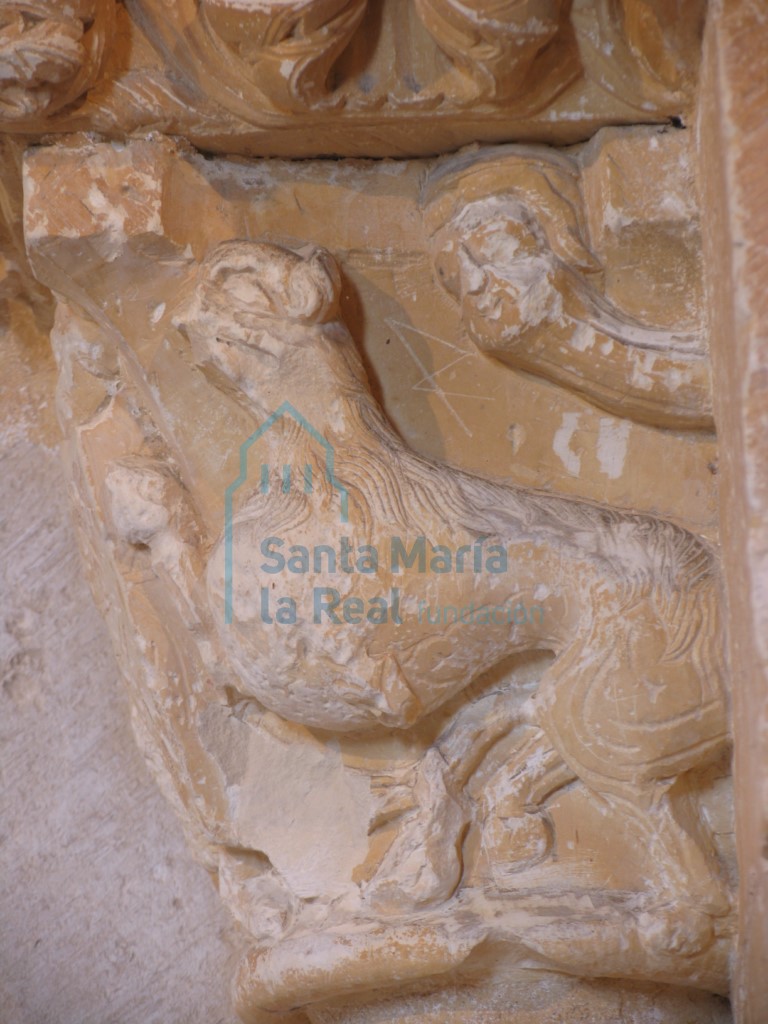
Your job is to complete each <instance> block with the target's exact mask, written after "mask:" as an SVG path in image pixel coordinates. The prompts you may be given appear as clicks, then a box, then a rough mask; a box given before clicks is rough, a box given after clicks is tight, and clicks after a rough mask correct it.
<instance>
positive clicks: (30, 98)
mask: <svg viewBox="0 0 768 1024" xmlns="http://www.w3.org/2000/svg"><path fill="white" fill-rule="evenodd" d="M113 18H114V0H76V2H74V3H69V4H66V5H63V4H59V3H56V2H55V0H22V2H15V0H13V2H4V3H3V4H2V6H1V7H0V118H1V119H3V120H5V121H9V122H13V123H14V125H22V124H26V123H29V122H33V123H37V122H39V121H40V119H42V118H45V117H47V116H48V115H50V114H52V113H54V112H55V111H57V110H60V109H61V108H62V107H65V106H66V105H67V104H69V103H72V102H73V101H74V100H76V99H78V98H79V97H80V96H81V95H82V94H83V93H84V92H85V91H86V90H87V89H88V87H89V86H90V85H91V84H92V83H93V82H94V80H95V79H96V76H97V75H98V73H99V70H100V67H101V64H102V61H103V57H104V50H105V46H106V43H107V40H108V38H109V36H110V33H111V27H112V22H113Z"/></svg>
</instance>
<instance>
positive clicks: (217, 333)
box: [174, 241, 341, 401]
mask: <svg viewBox="0 0 768 1024" xmlns="http://www.w3.org/2000/svg"><path fill="white" fill-rule="evenodd" d="M340 291H341V278H340V275H339V270H338V267H337V266H336V263H335V261H334V259H333V257H332V256H331V255H330V254H329V253H328V252H326V251H325V250H324V249H320V248H317V247H314V246H312V247H308V248H307V249H306V250H303V251H299V252H293V251H292V250H290V249H285V248H283V247H282V246H279V245H272V244H270V243H267V242H251V241H231V242H223V243H222V244H221V245H219V246H217V247H216V248H215V249H214V250H213V251H212V252H211V253H210V254H209V255H208V256H207V257H206V258H205V259H204V260H203V262H202V263H201V264H200V267H199V269H198V272H197V275H196V277H195V281H194V289H193V292H192V295H191V298H190V299H189V300H188V301H187V302H186V303H185V305H184V306H183V307H182V308H181V309H180V310H179V312H178V314H177V316H176V317H175V318H174V323H175V325H176V327H178V328H179V329H180V330H181V331H183V333H185V334H186V335H187V337H188V338H189V340H190V342H191V344H192V354H193V357H194V359H195V362H196V363H197V364H198V365H199V366H200V367H201V368H202V369H203V370H204V371H205V372H206V374H207V375H209V376H211V377H212V378H213V379H214V382H215V383H216V384H217V386H219V387H222V388H224V389H225V390H227V391H233V390H234V391H235V392H241V393H243V392H244V393H245V394H246V395H248V396H249V398H250V399H251V401H257V394H256V389H257V386H259V385H260V384H263V382H264V381H265V380H267V379H268V378H269V377H270V376H272V374H273V373H275V372H276V371H277V370H278V369H281V370H283V371H284V370H285V369H287V365H286V364H287V362H288V361H289V360H292V359H293V360H295V359H297V358H301V357H300V352H299V351H298V350H301V349H304V348H305V347H306V346H307V345H309V344H311V343H312V342H313V341H314V342H316V341H317V340H318V336H319V334H320V333H323V332H324V331H325V330H328V329H329V328H330V326H331V325H332V324H334V323H335V322H336V321H337V320H338V318H339V309H338V301H339V294H340ZM325 325H328V327H327V328H326V327H325Z"/></svg>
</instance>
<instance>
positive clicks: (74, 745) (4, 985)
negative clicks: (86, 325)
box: [0, 332, 238, 1024]
mask: <svg viewBox="0 0 768 1024" xmlns="http://www.w3.org/2000/svg"><path fill="white" fill-rule="evenodd" d="M1 344H2V348H3V361H4V364H5V366H4V369H3V379H2V381H1V382H0V402H2V406H1V407H0V426H1V427H2V435H1V436H0V541H1V543H0V551H1V552H2V554H1V556H0V1022H2V1024H233V1022H234V1020H235V1018H234V1016H233V1014H232V1011H231V1010H230V1008H229V984H230V978H231V977H232V974H233V967H234V960H235V959H236V957H237V953H236V952H235V950H236V946H237V941H238V940H237V936H236V934H235V932H234V929H233V926H232V925H231V924H230V921H229V918H228V916H227V915H226V913H225V911H224V910H223V908H222V907H221V906H220V904H219V901H218V897H217V896H216V893H215V891H214V888H213V886H212V884H211V882H210V880H209V878H208V876H207V874H206V873H205V871H204V870H203V869H202V868H201V867H199V866H198V865H197V864H195V863H194V862H193V860H192V858H191V856H190V855H189V853H188V852H187V850H186V848H185V846H184V842H183V839H182V834H181V828H180V826H179V824H178V822H177V821H176V819H175V817H174V815H173V813H172V812H171V810H170V808H169V807H168V806H167V805H166V803H165V802H164V800H163V798H162V797H161V795H160V793H159V791H158V790H157V789H156V787H155V785H154V783H153V782H152V780H151V778H150V777H149V774H148V772H147V770H146V768H145V766H144V764H143V762H142V760H141V757H140V755H139V753H138V751H137V749H136V747H135V745H134V741H133V736H132V734H131V730H130V724H129V711H128V703H127V699H126V696H125V694H124V692H123V689H122V686H121V683H120V680H119V678H118V673H117V669H116V666H115V662H114V659H113V657H112V654H111V650H110V647H109V642H108V639H107V635H106V630H105V628H104V626H103V624H102V622H101V620H100V618H99V616H98V614H97V612H96V610H95V608H94V606H93V602H92V600H91V597H90V593H89V591H88V588H87V586H86V584H85V582H84V580H83V578H82V574H81V571H80V566H79V560H78V552H77V548H76V545H75V540H74V535H73V531H72V528H71V525H70V522H69V517H68V508H67V496H66V485H65V483H64V479H63V475H62V471H61V465H60V457H59V453H58V450H57V448H56V447H55V443H52V441H51V438H52V435H53V431H52V428H51V423H52V417H51V407H52V404H53V394H52V387H53V368H52V365H51V362H50V356H49V355H48V352H47V350H46V349H45V348H43V347H42V346H41V345H40V344H36V345H33V346H32V347H31V348H30V347H29V346H25V343H23V342H22V341H21V340H20V339H19V338H18V337H13V336H11V335H10V334H9V333H8V332H7V333H6V334H5V340H4V341H3V342H2V343H1Z"/></svg>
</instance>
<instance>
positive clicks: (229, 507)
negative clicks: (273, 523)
mask: <svg viewBox="0 0 768 1024" xmlns="http://www.w3.org/2000/svg"><path fill="white" fill-rule="evenodd" d="M284 416H290V417H291V418H292V419H294V420H295V421H296V422H297V423H298V424H299V426H300V427H302V428H303V429H304V430H306V431H307V433H308V434H309V435H310V436H311V437H312V438H313V439H314V440H315V441H317V442H318V444H319V445H321V446H322V448H323V449H324V450H325V479H326V481H327V482H328V483H329V484H330V485H331V487H333V488H334V490H336V491H338V492H339V498H340V504H341V508H340V513H339V519H340V522H342V523H346V522H348V521H349V518H348V517H349V495H348V493H347V489H346V488H345V487H344V486H343V484H340V483H339V481H338V480H337V479H336V475H335V473H334V450H333V445H332V444H331V443H330V442H329V441H326V439H325V438H324V437H323V435H322V434H321V433H320V432H319V431H317V430H315V428H314V427H313V426H312V424H311V423H309V421H308V420H306V419H305V418H304V417H303V416H302V415H301V413H300V412H299V411H298V410H297V409H295V408H294V407H293V406H292V405H291V403H290V402H283V403H282V405H281V406H279V408H277V409H276V410H275V411H274V412H273V413H272V415H271V416H269V418H268V419H266V420H265V421H264V423H262V425H261V426H260V427H259V429H258V430H257V431H255V432H254V433H253V434H251V436H250V437H249V438H247V439H246V440H245V441H243V443H242V444H241V445H240V472H239V474H238V476H237V478H236V479H235V480H234V481H233V482H232V483H231V484H230V485H229V487H228V488H227V489H226V491H225V493H224V623H225V625H230V623H231V622H232V592H233V585H232V577H233V554H234V552H233V546H234V540H233V505H234V496H235V492H236V491H237V490H238V488H239V487H241V486H242V485H243V484H244V483H245V481H246V479H247V476H248V452H249V450H250V448H251V446H252V445H254V444H255V443H256V442H257V441H258V440H259V438H261V437H263V436H264V434H266V433H267V431H268V430H269V429H270V428H271V427H272V426H273V425H274V424H275V423H276V422H277V421H278V420H280V419H282V418H283V417H284ZM270 468H271V467H270V466H269V465H267V464H266V463H262V465H261V468H260V474H259V480H260V483H259V489H260V490H261V492H262V494H266V493H267V492H268V490H269V485H270ZM279 470H280V471H279V473H278V474H277V476H278V477H279V479H280V487H281V490H282V492H283V493H284V494H287V493H288V492H289V491H290V490H291V486H292V484H293V479H292V478H293V473H292V467H291V466H282V467H279ZM313 484H314V482H313V479H312V466H311V465H309V464H307V465H306V466H304V469H303V473H302V474H301V486H302V488H303V490H304V492H305V493H306V494H311V493H312V490H313Z"/></svg>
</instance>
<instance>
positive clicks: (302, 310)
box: [286, 249, 341, 324]
mask: <svg viewBox="0 0 768 1024" xmlns="http://www.w3.org/2000/svg"><path fill="white" fill-rule="evenodd" d="M340 291H341V275H340V274H339V268H338V266H337V265H336V261H335V260H334V258H333V257H332V256H331V254H330V253H329V252H327V251H326V250H325V249H314V250H313V251H312V252H311V253H310V255H308V256H306V257H305V258H304V259H302V260H301V261H300V262H299V263H297V264H296V265H295V266H294V267H293V269H292V270H291V275H290V279H289V282H288V297H289V309H288V310H286V312H287V315H288V316H289V317H290V318H291V319H293V320H299V321H301V322H304V323H316V324H324V323H328V322H329V321H330V320H335V319H337V317H338V304H339V293H340Z"/></svg>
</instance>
